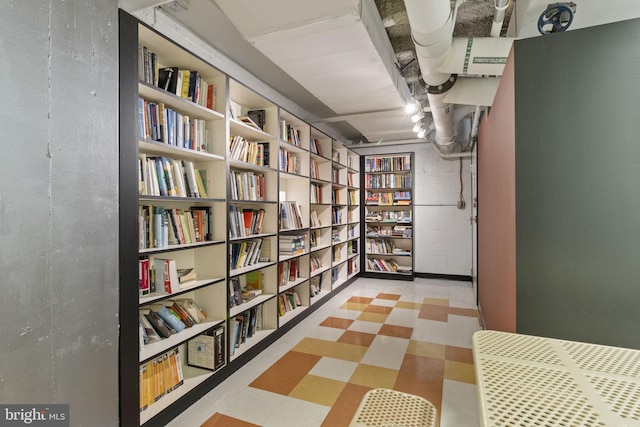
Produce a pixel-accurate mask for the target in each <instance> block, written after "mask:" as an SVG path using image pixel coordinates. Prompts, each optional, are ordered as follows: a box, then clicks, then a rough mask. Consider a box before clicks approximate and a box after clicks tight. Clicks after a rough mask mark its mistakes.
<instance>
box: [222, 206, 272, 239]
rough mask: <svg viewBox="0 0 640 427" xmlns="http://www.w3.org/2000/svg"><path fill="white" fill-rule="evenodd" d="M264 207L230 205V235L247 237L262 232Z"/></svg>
mask: <svg viewBox="0 0 640 427" xmlns="http://www.w3.org/2000/svg"><path fill="white" fill-rule="evenodd" d="M264 215H265V210H264V209H249V208H242V207H239V206H234V205H231V206H230V207H229V237H231V238H235V237H247V236H252V235H255V234H260V233H262V224H263V222H264Z"/></svg>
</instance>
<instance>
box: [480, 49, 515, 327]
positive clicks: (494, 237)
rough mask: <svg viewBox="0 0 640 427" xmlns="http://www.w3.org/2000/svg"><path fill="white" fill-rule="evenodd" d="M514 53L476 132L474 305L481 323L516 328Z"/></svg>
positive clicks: (489, 325) (488, 325) (486, 325)
mask: <svg viewBox="0 0 640 427" xmlns="http://www.w3.org/2000/svg"><path fill="white" fill-rule="evenodd" d="M515 166H516V165H515V95H514V64H513V55H512V54H511V55H510V56H509V58H508V61H507V64H506V66H505V69H504V72H503V73H502V77H501V79H500V87H499V88H498V92H497V94H496V97H495V99H494V101H493V106H492V107H491V111H490V112H489V114H488V115H485V116H484V119H483V121H482V123H481V124H480V130H479V133H478V305H479V306H480V309H481V311H482V316H483V319H484V323H485V327H486V328H487V329H495V330H500V331H507V332H515V330H516V188H515Z"/></svg>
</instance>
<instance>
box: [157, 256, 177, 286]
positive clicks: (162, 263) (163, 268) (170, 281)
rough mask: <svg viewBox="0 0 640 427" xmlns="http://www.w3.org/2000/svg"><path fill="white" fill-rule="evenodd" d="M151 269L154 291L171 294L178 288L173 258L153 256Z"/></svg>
mask: <svg viewBox="0 0 640 427" xmlns="http://www.w3.org/2000/svg"><path fill="white" fill-rule="evenodd" d="M153 269H154V277H155V288H156V291H162V292H166V293H168V294H172V293H175V292H178V291H179V290H180V279H179V278H178V269H177V267H176V261H175V260H174V259H165V258H154V259H153Z"/></svg>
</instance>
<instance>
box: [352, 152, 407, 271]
mask: <svg viewBox="0 0 640 427" xmlns="http://www.w3.org/2000/svg"><path fill="white" fill-rule="evenodd" d="M362 164H363V169H364V175H363V191H364V218H363V219H364V221H365V236H364V263H365V264H366V266H365V273H366V275H367V276H373V277H390V276H392V277H394V278H397V279H406V280H413V272H414V260H413V253H414V252H413V248H414V245H413V165H414V163H413V153H401V154H392V155H376V156H364V158H363V159H362Z"/></svg>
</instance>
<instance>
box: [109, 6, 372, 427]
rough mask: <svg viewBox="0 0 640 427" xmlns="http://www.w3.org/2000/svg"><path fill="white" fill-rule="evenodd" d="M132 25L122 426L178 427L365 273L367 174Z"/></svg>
mask: <svg viewBox="0 0 640 427" xmlns="http://www.w3.org/2000/svg"><path fill="white" fill-rule="evenodd" d="M120 18H121V19H120V26H121V45H120V49H121V55H122V56H121V74H120V80H121V93H120V99H121V106H120V107H121V108H120V109H121V118H120V127H121V137H120V149H121V153H122V155H121V159H122V161H121V165H120V166H121V186H122V190H121V218H122V224H123V225H121V240H122V243H121V257H120V259H121V270H122V286H121V315H120V318H121V322H122V323H121V336H122V338H121V343H120V348H121V349H122V350H121V360H120V367H121V368H120V383H121V391H120V394H121V402H124V403H122V405H121V406H122V407H121V422H122V424H123V425H125V424H126V425H135V424H139V425H147V426H150V425H164V424H166V422H167V421H168V420H170V419H171V418H173V417H175V416H176V415H177V414H178V413H179V411H180V410H183V409H184V408H186V406H188V405H189V404H191V403H193V402H194V401H195V400H196V399H197V398H199V397H200V396H202V395H203V394H204V393H206V391H207V390H210V389H211V388H213V387H215V385H217V384H218V383H219V382H220V381H222V379H224V378H225V377H226V376H228V375H229V374H230V373H231V372H232V370H235V369H236V368H237V366H238V364H242V363H246V361H248V360H250V358H251V357H255V356H256V355H257V354H259V352H260V351H261V350H263V349H264V348H266V347H267V346H268V345H269V344H270V343H271V342H273V340H275V338H277V337H278V336H279V334H281V333H284V331H286V330H287V328H284V326H285V325H289V326H290V325H292V324H295V322H296V321H299V320H300V319H302V316H301V315H303V314H305V313H307V314H308V313H309V312H310V310H309V308H311V307H313V306H314V305H315V304H317V303H319V302H321V301H324V300H325V297H328V296H331V295H332V292H333V291H334V290H336V289H337V288H338V287H339V286H342V285H344V284H345V283H347V282H349V281H350V279H353V278H355V277H356V276H357V275H358V274H359V272H360V265H359V264H360V255H359V254H360V252H361V248H360V247H359V246H360V237H361V236H360V219H359V217H360V215H359V209H360V207H359V200H360V196H361V194H360V189H359V185H360V172H359V163H360V162H359V156H358V155H357V154H355V153H354V152H352V151H350V150H348V149H347V148H346V147H345V146H344V145H343V144H342V143H340V142H339V141H337V140H335V139H333V138H331V137H330V136H328V135H326V134H325V133H324V132H322V131H321V130H319V129H316V128H315V127H313V126H311V125H310V124H308V123H306V122H305V121H304V120H301V119H300V118H298V117H296V116H295V115H294V114H291V113H290V112H288V111H286V110H284V109H283V108H281V107H280V106H278V105H276V104H275V103H273V102H271V101H270V100H268V99H267V98H266V97H263V96H262V95H260V94H259V93H257V92H256V91H254V90H252V89H251V88H249V87H247V86H245V85H244V84H242V83H241V82H239V81H237V80H236V79H234V78H233V77H232V76H229V75H227V74H225V73H223V72H221V71H219V70H218V69H217V68H216V67H215V66H214V65H212V64H210V63H208V62H206V61H204V60H202V59H200V58H198V57H197V56H195V55H193V54H191V53H190V52H189V51H187V50H186V49H184V48H183V47H181V46H179V45H177V44H175V43H174V42H172V41H171V40H169V39H167V38H165V37H164V36H163V35H161V34H159V33H157V32H156V31H154V30H152V29H150V28H148V27H147V26H145V25H144V24H142V23H140V22H139V21H137V20H136V19H135V18H134V17H132V16H130V15H128V14H126V13H124V12H122V13H121V17H120ZM136 70H137V75H136ZM187 71H188V73H187ZM177 77H180V80H179V79H177ZM173 79H175V81H174V80H173ZM134 182H136V183H135V184H134ZM134 230H135V231H134ZM132 231H133V233H132ZM136 264H137V265H136ZM136 267H137V270H136ZM160 270H162V271H160ZM136 271H137V274H138V277H137V283H138V285H137V286H136V285H135V283H134V281H135V280H136V278H135V275H136ZM179 274H184V276H183V281H182V283H181V282H180V278H179ZM158 277H161V279H158V280H156V278H158ZM165 279H166V282H167V283H166V284H165ZM167 311H168V312H169V315H171V316H173V318H168V319H169V320H165V321H164V322H163V323H169V324H171V323H172V322H174V321H175V320H180V321H181V322H182V326H180V325H179V324H178V323H176V324H175V328H173V330H164V329H163V333H164V334H166V336H160V335H161V334H159V333H157V332H156V334H157V335H158V339H155V338H153V337H150V335H153V334H152V332H153V331H152V329H153V330H154V331H155V327H154V324H152V323H150V320H149V319H154V320H156V319H155V318H156V317H158V316H162V315H167V313H166V312H167ZM161 318H162V317H161ZM136 320H137V321H138V323H137V324H136ZM147 321H149V322H147ZM147 323H149V324H147ZM141 324H142V326H143V327H142V328H140V325H141ZM145 326H146V328H145ZM136 349H137V351H136ZM234 366H235V368H234Z"/></svg>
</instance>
